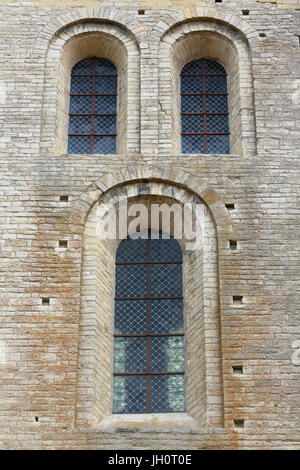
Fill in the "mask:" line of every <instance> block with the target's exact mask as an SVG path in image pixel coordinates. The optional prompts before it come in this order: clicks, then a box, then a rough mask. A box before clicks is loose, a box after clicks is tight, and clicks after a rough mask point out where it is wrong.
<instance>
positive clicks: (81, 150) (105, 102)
mask: <svg viewBox="0 0 300 470" xmlns="http://www.w3.org/2000/svg"><path fill="white" fill-rule="evenodd" d="M117 82H118V74H117V69H116V67H115V65H114V64H113V63H112V62H111V61H110V60H107V59H103V58H99V57H88V58H87V59H83V60H80V61H79V62H77V64H75V65H74V67H73V68H72V72H71V88H70V109H69V133H68V135H69V144H68V153H73V154H89V153H90V154H95V153H99V154H115V153H116V137H117Z"/></svg>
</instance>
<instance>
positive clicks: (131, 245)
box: [116, 237, 147, 261]
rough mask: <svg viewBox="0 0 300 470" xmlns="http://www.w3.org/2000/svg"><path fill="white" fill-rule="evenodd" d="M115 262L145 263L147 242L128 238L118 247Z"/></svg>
mask: <svg viewBox="0 0 300 470" xmlns="http://www.w3.org/2000/svg"><path fill="white" fill-rule="evenodd" d="M116 261H147V240H144V239H142V238H137V239H136V240H133V239H131V238H130V237H129V238H127V239H126V240H123V241H122V242H121V243H120V245H119V246H118V250H117V255H116Z"/></svg>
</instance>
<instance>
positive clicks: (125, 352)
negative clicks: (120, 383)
mask: <svg viewBox="0 0 300 470" xmlns="http://www.w3.org/2000/svg"><path fill="white" fill-rule="evenodd" d="M146 370H147V338H137V337H135V336H132V337H124V336H123V337H121V338H119V337H118V338H115V341H114V371H115V372H146Z"/></svg>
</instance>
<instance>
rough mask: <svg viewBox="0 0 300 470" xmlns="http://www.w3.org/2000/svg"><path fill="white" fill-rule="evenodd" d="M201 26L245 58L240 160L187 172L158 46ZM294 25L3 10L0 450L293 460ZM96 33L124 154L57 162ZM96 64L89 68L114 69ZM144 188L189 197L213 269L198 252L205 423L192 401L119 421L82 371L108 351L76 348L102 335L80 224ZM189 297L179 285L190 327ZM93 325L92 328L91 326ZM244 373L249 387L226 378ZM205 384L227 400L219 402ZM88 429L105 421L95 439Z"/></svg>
mask: <svg viewBox="0 0 300 470" xmlns="http://www.w3.org/2000/svg"><path fill="white" fill-rule="evenodd" d="M83 3H84V5H86V6H87V8H82V5H83ZM158 3H159V7H160V8H159V7H158V6H157V4H158ZM183 3H184V5H183ZM183 6H184V8H183ZM143 9H144V10H145V11H144V12H143V11H141V10H143ZM245 10H248V13H249V14H245ZM243 11H244V13H243ZM208 23H209V24H210V28H211V29H212V28H213V27H214V28H215V33H216V34H221V33H222V31H223V34H225V33H226V32H227V33H228V32H230V34H231V35H232V37H235V38H236V40H237V42H238V43H239V44H241V43H243V44H245V47H246V49H247V50H248V53H247V54H248V55H247V54H245V55H244V56H243V54H242V55H241V54H238V55H237V58H236V61H237V62H238V63H239V80H238V82H236V83H235V86H236V87H237V88H236V89H237V90H238V91H237V92H236V93H237V95H238V96H239V97H240V98H242V100H244V107H242V108H241V109H243V110H244V111H243V112H244V114H243V112H241V114H242V115H240V117H241V119H240V121H239V117H236V122H237V123H238V122H240V124H237V127H238V126H240V129H241V132H240V134H239V133H238V132H237V133H236V135H237V136H238V137H237V139H239V138H240V139H242V140H243V139H245V140H243V142H242V140H241V145H240V147H239V146H238V145H236V146H235V148H237V149H242V148H243V149H244V150H243V151H242V150H241V151H236V152H235V154H232V155H181V154H180V153H179V151H178V148H176V145H173V142H172V139H173V137H174V133H173V130H176V119H175V118H172V115H171V114H172V113H171V111H172V109H171V108H172V106H171V104H170V108H168V102H170V103H172V99H173V98H174V95H175V94H176V93H175V91H174V89H175V88H174V86H173V85H174V81H176V74H175V72H174V70H176V67H175V65H176V60H175V58H172V60H173V59H174V60H173V65H174V64H175V65H174V66H173V67H170V68H169V69H168V67H169V64H167V66H166V69H167V70H169V72H168V73H167V74H165V75H164V72H165V70H164V67H161V66H162V63H163V62H162V61H161V60H160V59H159V58H160V57H161V56H160V54H161V51H162V44H163V42H162V41H163V40H164V39H165V40H167V41H169V44H170V45H172V35H173V32H174V31H175V29H176V28H177V29H178V28H179V29H180V28H183V29H182V30H181V34H182V35H184V34H186V33H188V31H187V30H186V28H187V29H189V28H190V29H191V30H192V29H193V28H194V27H195V24H202V25H203V24H208ZM299 23H300V13H299V12H298V11H296V6H295V4H289V3H288V2H282V3H280V2H278V5H276V4H274V3H272V4H271V3H265V2H262V3H259V2H250V1H249V2H227V1H226V2H225V1H224V2H223V3H217V4H215V3H214V2H209V1H207V3H206V2H196V1H195V2H194V1H191V2H189V3H187V2H181V1H177V2H175V1H167V0H166V1H165V2H154V1H151V2H150V1H149V2H148V1H146V0H145V1H143V2H142V1H141V2H136V3H133V2H128V3H127V2H125V1H124V2H123V1H119V2H95V1H92V0H91V1H87V2H80V1H78V2H77V1H75V0H70V1H65V2H58V1H54V0H52V1H50V0H48V1H47V0H45V1H39V2H34V1H32V2H25V1H24V2H14V3H12V2H7V1H0V28H1V32H2V34H1V38H0V61H1V64H0V65H1V67H0V107H1V113H0V119H1V126H0V153H1V155H0V165H1V167H0V168H1V179H0V185H1V213H0V220H1V225H0V246H1V267H2V270H1V276H0V292H1V300H0V302H1V314H0V384H1V387H0V443H1V444H0V446H1V448H5V449H21V448H28V449H30V448H52V449H53V448H57V449H61V448H64V449H130V448H135V449H202V448H206V449H213V448H218V449H247V448H259V449H260V448H273V449H277V448H293V449H295V448H299V447H300V412H299V402H300V394H299V389H300V378H299V365H298V366H297V361H295V360H292V356H293V357H294V358H295V349H293V345H294V347H295V341H297V340H300V336H299V334H300V316H299V296H298V297H297V293H299V281H298V279H299V274H300V273H299V260H298V259H297V254H298V253H299V250H297V242H298V239H299V203H298V202H299V201H298V197H297V187H298V186H297V184H298V183H299V172H298V167H299V147H300V132H299V126H300V119H299V110H300V99H299V94H300V92H299V87H300V46H299ZM213 25H215V26H213ZM201 27H202V26H201ZM101 34H102V36H98V35H101ZM103 34H105V35H106V36H105V38H106V39H107V38H108V36H109V35H111V36H115V37H116V38H117V39H114V40H115V41H116V44H117V41H119V42H118V46H117V45H116V49H115V53H116V54H117V55H118V57H117V58H116V61H117V60H118V59H119V64H120V67H121V69H122V70H123V69H124V71H123V72H122V73H124V76H123V78H124V82H123V83H124V84H125V85H124V89H125V94H124V97H123V104H122V106H121V109H120V112H121V117H122V119H123V127H122V124H121V129H123V130H122V139H123V140H122V142H123V143H121V144H120V145H119V154H118V155H67V154H66V153H65V150H63V147H64V145H65V142H66V141H65V140H64V139H65V131H66V127H65V121H64V116H65V115H66V112H67V110H66V103H67V92H68V87H67V72H68V70H69V69H70V67H71V65H72V62H73V60H75V58H74V59H73V58H72V57H74V55H73V54H75V53H76V48H75V47H73V46H72V41H77V39H78V38H79V39H82V38H84V41H85V42H84V44H85V47H87V48H88V47H89V46H88V44H89V42H90V43H91V42H93V41H91V38H92V37H95V35H96V37H97V40H98V38H100V37H101V38H102V39H103V38H104V36H103ZM169 34H170V35H171V36H168V35H169ZM86 38H87V39H86ZM79 39H78V40H79ZM102 39H101V40H102ZM208 43H209V41H208ZM73 44H75V43H73ZM77 44H78V43H77ZM82 44H83V42H81V45H82ZM106 45H107V43H106ZM90 47H93V45H92V46H90ZM99 47H100V46H99ZM101 47H102V46H101ZM105 47H106V46H105V44H104V46H103V47H102V49H101V53H103V54H107V56H109V55H110V54H113V53H114V52H113V51H110V50H109V48H105ZM241 47H242V46H241ZM246 49H243V50H244V51H246ZM99 50H100V49H99ZM170 50H172V47H170ZM230 50H233V49H230ZM91 52H92V53H95V52H94V50H92V51H91ZM87 53H88V52H87ZM84 54H85V53H84V52H83V53H82V54H81V55H80V57H83V56H84ZM76 57H77V56H76ZM110 57H112V55H110ZM126 57H127V62H126ZM165 58H166V59H168V58H167V57H165ZM170 59H171V57H170ZM126 63H127V65H126ZM68 67H69V69H68ZM172 70H173V72H172ZM169 73H171V75H170V74H169ZM172 73H173V75H172ZM64 77H65V80H66V81H65V82H63V78H64ZM166 78H167V80H165V79H166ZM241 84H244V89H243V86H242V87H241ZM122 92H124V90H123V91H120V93H122ZM172 96H173V98H172ZM169 98H170V99H169ZM175 98H176V96H175ZM242 100H241V102H242ZM173 103H174V100H173ZM170 113H171V114H170ZM238 114H239V113H237V116H238ZM169 126H171V128H170V127H169ZM172 126H174V127H173V128H172ZM172 129H173V130H172ZM243 132H244V134H243ZM242 134H243V136H244V137H243V138H242V137H241V136H242ZM239 136H240V137H239ZM254 137H255V138H254ZM247 139H248V140H247ZM244 142H246V143H244ZM126 147H127V148H126ZM250 147H251V148H250ZM125 148H126V151H125V150H124V149H125ZM167 149H168V150H167ZM254 149H255V151H254ZM58 150H59V151H58ZM141 182H147V183H148V186H149V187H152V186H153V185H154V186H153V187H156V185H157V187H158V186H159V187H164V188H165V189H164V191H163V195H164V196H165V195H166V194H168V191H170V194H173V197H175V198H176V197H177V196H178V195H179V194H181V193H182V194H183V192H184V193H186V194H190V195H192V196H193V197H195V198H198V199H199V200H201V201H202V203H203V204H204V205H205V207H206V210H207V211H208V212H207V213H208V214H210V218H211V219H210V220H211V221H212V222H211V224H212V225H210V231H209V233H213V232H214V230H215V232H214V233H215V234H216V235H215V242H211V246H212V247H213V246H214V245H213V243H215V249H216V257H217V262H214V261H213V259H214V258H213V256H214V255H213V254H209V251H208V252H206V255H204V262H206V266H211V267H212V268H211V270H210V271H209V272H210V274H208V275H207V276H208V277H209V275H211V276H212V278H214V279H217V284H218V288H217V289H216V288H215V287H214V285H209V286H207V287H206V288H205V286H204V288H203V289H204V290H203V291H204V292H206V294H205V295H208V298H210V299H211V303H208V304H207V305H206V311H205V312H204V316H203V318H204V320H205V323H206V330H205V331H204V332H202V331H201V335H202V336H203V338H204V339H203V343H201V344H202V347H203V349H202V350H203V356H205V361H206V363H205V365H204V366H203V367H204V369H205V371H204V369H203V370H202V369H201V368H202V365H201V364H200V363H199V366H198V365H197V363H195V364H196V365H195V366H194V369H195V372H194V373H195V374H196V372H197V370H196V369H197V367H199V373H200V372H201V377H203V381H201V384H202V385H201V386H202V389H201V392H200V395H201V398H199V400H200V401H201V403H202V402H203V403H206V413H205V418H203V416H202V415H201V413H200V414H199V413H198V412H197V399H196V402H195V401H194V404H192V405H191V409H194V410H195V412H194V411H192V412H191V415H192V417H193V418H197V419H191V420H189V419H187V417H186V416H185V417H180V416H179V417H178V418H176V419H173V418H174V417H173V416H169V417H165V418H163V417H161V419H160V421H159V422H157V420H155V416H152V415H151V416H150V417H147V418H146V417H145V419H142V420H140V421H138V420H135V419H134V418H132V419H131V420H130V421H127V422H126V421H123V422H120V421H119V422H115V421H114V420H112V419H110V417H109V409H108V408H109V407H108V404H107V403H108V400H109V398H108V396H107V393H106V392H103V389H101V388H99V387H98V384H99V380H98V378H99V376H97V374H96V375H93V374H91V372H90V371H91V370H93V367H94V366H93V364H92V363H91V361H90V359H91V360H95V358H98V359H99V358H101V355H102V356H103V361H108V362H109V361H110V357H109V354H108V355H107V356H105V355H106V354H107V351H108V353H109V346H108V347H107V350H106V347H105V344H104V343H101V344H100V343H97V342H96V343H97V344H96V346H95V348H94V349H93V347H92V346H91V348H89V347H88V348H83V349H82V344H83V342H84V341H83V339H84V335H83V334H82V328H83V326H84V322H85V321H86V319H87V320H88V327H89V328H91V329H92V330H93V327H94V326H95V325H96V323H93V320H92V322H90V323H89V316H88V315H89V314H88V315H87V316H84V313H83V312H84V311H86V310H84V309H86V307H87V305H88V308H87V311H88V312H89V308H90V305H89V302H91V303H93V302H94V298H93V296H95V293H94V292H93V289H91V290H90V292H88V293H87V295H86V291H84V286H85V282H86V281H87V283H88V284H89V279H92V277H91V278H89V272H88V271H86V270H85V266H86V264H85V258H84V257H85V254H86V253H87V248H88V243H87V238H86V234H87V233H88V232H89V229H90V225H89V223H90V220H91V219H90V218H89V214H92V211H93V208H94V207H95V204H98V203H99V201H101V197H106V198H109V197H110V194H115V195H116V194H117V193H116V191H117V192H118V191H121V192H122V191H123V189H121V188H124V187H125V186H126V187H128V188H131V187H133V186H134V185H136V184H137V185H138V184H140V183H141ZM151 185H152V186H151ZM151 194H152V193H151ZM148 196H149V194H148ZM160 196H161V195H160ZM297 203H298V205H297ZM230 240H232V241H237V249H235V250H233V249H231V247H230ZM60 241H67V246H65V245H66V243H64V244H63V246H60V245H61V244H60V243H59V242H60ZM97 250H98V251H97ZM97 250H96V251H97V253H98V254H97V260H96V262H97V263H98V266H100V268H99V269H102V271H99V272H100V273H101V275H103V282H104V281H105V279H106V278H107V276H106V277H105V275H106V271H105V269H104V268H103V266H104V264H101V262H102V261H104V257H106V258H105V259H106V261H107V264H106V266H109V263H112V260H113V254H114V252H113V249H112V248H111V247H109V246H107V247H104V248H103V247H102V248H101V247H98V248H97ZM101 250H102V253H105V256H104V255H103V259H102V258H101ZM103 250H104V251H103ZM212 250H213V248H212ZM212 253H213V251H212ZM91 260H92V262H94V259H93V257H92V258H91ZM106 261H105V262H106ZM197 266H199V265H197ZM197 266H196V267H195V269H194V268H193V266H192V265H191V267H190V274H189V275H190V276H191V278H192V277H193V273H194V278H196V277H197V278H198V277H199V278H200V273H199V272H198V271H197ZM92 269H94V268H92ZM96 269H98V267H96ZM107 272H108V273H109V271H107ZM195 273H196V274H195ZM91 275H92V276H93V275H94V273H93V272H92V274H91ZM203 275H204V281H203V282H204V284H205V277H206V275H205V271H203ZM86 276H87V277H86ZM208 277H207V279H208ZM107 279H108V281H109V279H111V277H109V275H108V278H107ZM107 279H106V280H107ZM101 280H102V278H101V276H100V283H101ZM201 282H202V281H201ZM91 285H93V282H92V283H91ZM107 285H108V284H107ZM195 285H196V284H195ZM103 286H104V287H103V289H104V291H105V289H106V288H107V287H106V285H104V284H103ZM97 289H99V287H97ZM104 291H103V292H104ZM97 292H99V290H97ZM105 292H106V293H107V292H108V293H109V290H106V291H105ZM187 292H189V291H187ZM195 292H196V295H197V291H194V290H193V288H192V286H190V294H189V301H190V308H191V312H194V309H195V306H194V304H193V295H195ZM83 293H84V295H83ZM89 294H90V297H89ZM209 296H211V297H209ZM236 296H239V297H240V296H242V300H239V298H238V299H236ZM104 299H105V294H103V296H100V297H99V298H98V299H96V305H97V302H98V305H100V304H101V301H102V300H104ZM104 303H107V305H109V298H107V299H105V302H104ZM108 308H109V307H107V309H106V310H107V311H108ZM97 309H98V307H97V306H96V309H94V310H93V308H92V310H91V311H94V312H96V315H97V312H98V310H97ZM95 318H96V317H95ZM97 318H98V317H97ZM218 322H219V323H218ZM218 324H219V327H218V326H217V325H218ZM97 328H98V326H95V331H96V330H97ZM99 328H100V329H99V330H97V332H99V331H100V333H101V325H100V327H99ZM107 328H108V329H107V331H106V334H107V337H108V338H109V333H110V332H109V327H107ZM197 328H198V327H197ZM218 328H219V329H218ZM199 330H201V326H200V325H199ZM97 334H98V333H97ZM99 337H100V336H99ZM216 338H217V341H216ZM87 340H88V337H87ZM107 344H109V342H107ZM191 344H193V343H191ZM204 345H205V347H204ZM293 353H294V355H293ZM85 354H86V355H85ZM214 355H215V357H217V358H218V357H219V359H218V361H219V362H218V361H217V364H216V366H215V371H217V372H216V376H215V377H214V368H213V363H214ZM104 356H105V357H104ZM191 357H192V358H193V354H192V351H191ZM100 360H101V359H100ZM298 362H299V361H298ZM91 364H92V365H91ZM202 364H204V363H203V362H202ZM240 366H242V367H243V370H242V372H243V373H237V372H240V371H241V369H240ZM192 369H193V367H192ZM218 374H219V375H218ZM82 377H84V379H83V382H82ZM95 377H96V379H95ZM218 377H220V379H219V378H218ZM109 379H110V375H109V374H108V375H107V384H109ZM215 383H218V387H217V389H218V390H219V391H221V392H220V393H221V398H220V394H219V395H218V393H216V395H215V396H214V393H215V389H214V384H215ZM203 384H204V385H203ZM101 385H102V386H103V380H102V381H101ZM104 387H105V385H104ZM108 388H109V387H108ZM192 389H193V384H192V385H191V390H192ZM93 390H96V393H94V392H93ZM101 393H102V394H103V396H101ZM87 408H88V409H92V410H96V411H92V414H93V419H92V420H91V421H89V420H88V423H87V422H85V421H84V419H85V418H86V416H84V414H83V415H81V417H82V418H83V420H82V421H80V419H79V420H78V413H79V412H81V411H82V412H83V413H85V411H86V409H87ZM197 413H198V414H197ZM200 415H201V417H200ZM100 416H101V417H103V416H106V419H105V420H104V421H102V423H101V422H100V421H99V422H98V418H97V417H100Z"/></svg>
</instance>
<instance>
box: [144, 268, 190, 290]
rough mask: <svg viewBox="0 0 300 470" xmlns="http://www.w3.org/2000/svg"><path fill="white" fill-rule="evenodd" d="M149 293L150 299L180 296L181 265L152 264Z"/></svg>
mask: <svg viewBox="0 0 300 470" xmlns="http://www.w3.org/2000/svg"><path fill="white" fill-rule="evenodd" d="M150 292H151V296H152V297H166V296H173V295H176V296H181V295H182V266H181V264H152V265H151V287H150Z"/></svg>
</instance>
